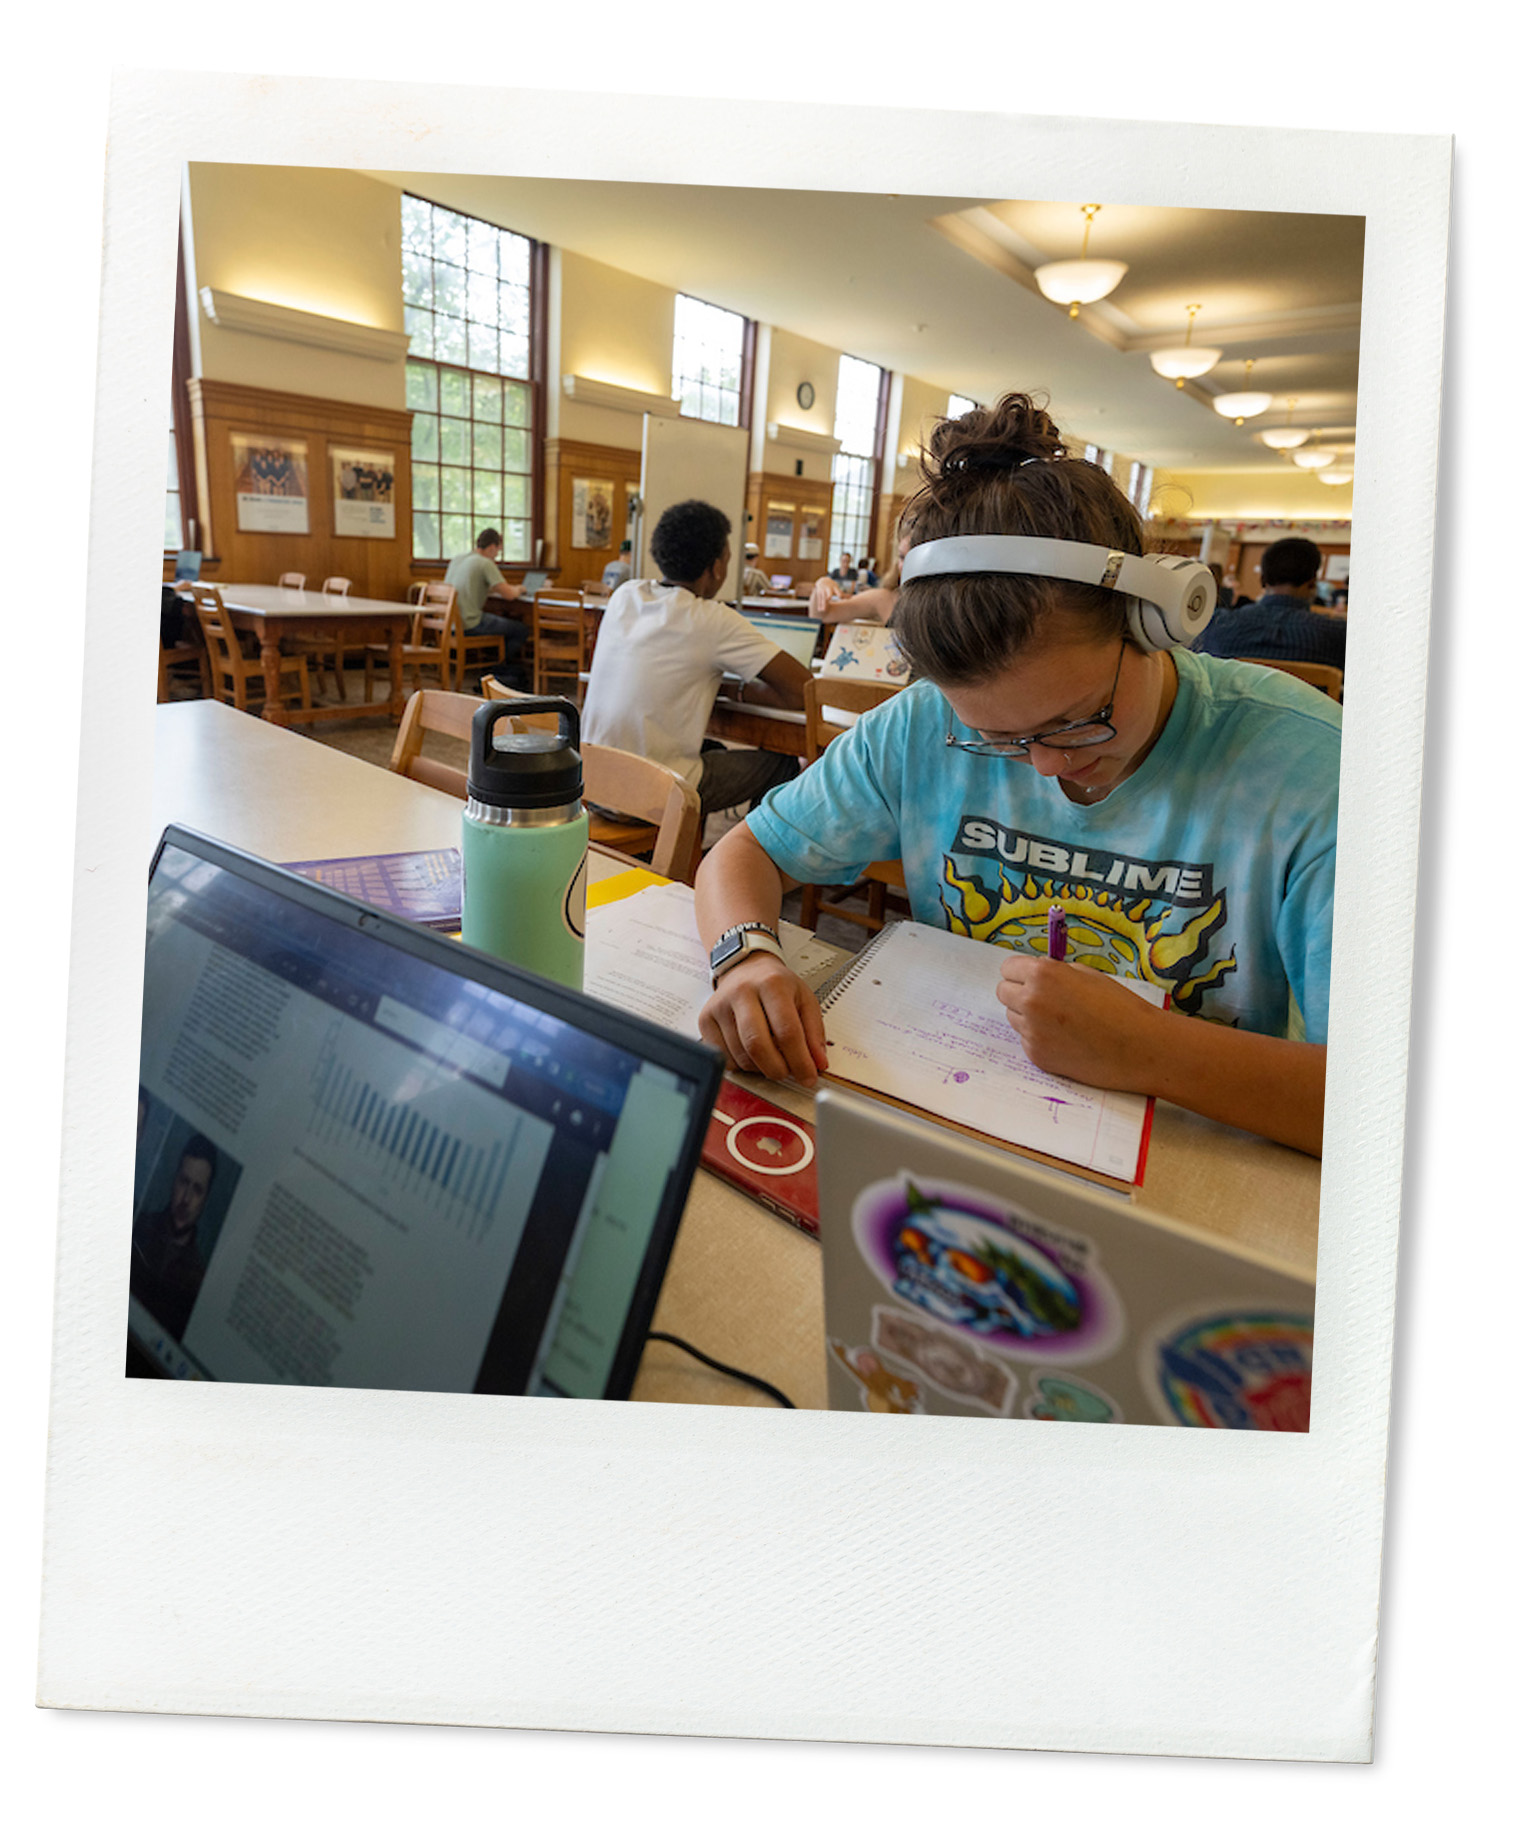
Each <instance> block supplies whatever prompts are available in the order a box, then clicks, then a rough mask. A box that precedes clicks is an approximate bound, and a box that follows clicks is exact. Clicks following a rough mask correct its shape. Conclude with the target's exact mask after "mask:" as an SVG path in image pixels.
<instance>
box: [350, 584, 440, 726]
mask: <svg viewBox="0 0 1516 1826" xmlns="http://www.w3.org/2000/svg"><path fill="white" fill-rule="evenodd" d="M455 613H456V610H451V609H430V610H428V609H425V608H421V609H417V611H416V613H415V614H414V615H412V617H411V625H410V630H409V633H408V635H407V637H406V638H405V639H404V640H403V641H401V643H400V677H399V678H398V679H397V680H394V681H393V685H394V688H395V689H396V690H398V691H401V692H403V691H404V690H405V675H406V673H407V672H408V671H411V670H414V672H415V674H416V686H417V689H418V690H419V688H420V685H421V674H422V671H423V670H424V669H425V668H426V667H427V666H432V667H434V668H435V669H436V673H437V683H438V685H439V686H440V687H442V688H444V689H445V688H446V687H447V686H449V685H450V684H451V683H452V682H453V664H454V660H453V652H452V648H451V646H450V644H449V640H448V621H449V617H450V615H452V614H455ZM389 656H390V650H389V646H388V644H387V643H386V644H385V645H384V646H380V645H379V644H378V643H377V642H376V643H373V644H371V645H369V646H367V647H365V648H364V649H363V701H364V703H365V704H371V703H372V702H373V701H374V666H375V664H376V663H378V662H383V664H385V665H388V664H389Z"/></svg>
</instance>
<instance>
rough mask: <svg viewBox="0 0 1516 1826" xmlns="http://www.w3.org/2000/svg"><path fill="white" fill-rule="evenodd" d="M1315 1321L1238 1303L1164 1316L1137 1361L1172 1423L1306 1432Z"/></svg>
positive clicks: (1158, 1405) (1159, 1406)
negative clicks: (1184, 1315)
mask: <svg viewBox="0 0 1516 1826" xmlns="http://www.w3.org/2000/svg"><path fill="white" fill-rule="evenodd" d="M1313 1335H1314V1326H1313V1324H1312V1321H1311V1319H1310V1317H1309V1316H1305V1315H1302V1314H1300V1313H1283V1312H1275V1311H1259V1310H1257V1309H1249V1308H1241V1309H1235V1308H1234V1309H1233V1310H1231V1311H1220V1312H1218V1311H1217V1310H1216V1309H1215V1308H1214V1307H1212V1308H1211V1309H1210V1311H1209V1312H1206V1313H1203V1314H1200V1315H1194V1314H1191V1315H1190V1316H1188V1317H1187V1318H1184V1319H1171V1320H1170V1321H1168V1322H1167V1323H1166V1324H1164V1325H1162V1326H1160V1327H1159V1328H1158V1331H1157V1333H1156V1334H1155V1336H1154V1338H1153V1340H1152V1343H1151V1348H1150V1351H1149V1352H1148V1353H1147V1356H1146V1361H1145V1362H1144V1364H1143V1371H1144V1380H1145V1381H1146V1382H1147V1385H1148V1393H1149V1395H1150V1396H1151V1398H1152V1400H1153V1404H1154V1406H1155V1407H1156V1408H1157V1410H1158V1412H1159V1413H1160V1414H1161V1415H1162V1416H1163V1418H1164V1419H1165V1420H1166V1421H1168V1423H1169V1424H1170V1425H1171V1426H1174V1425H1177V1426H1182V1427H1237V1428H1246V1429H1248V1430H1250V1431H1256V1432H1269V1433H1306V1432H1309V1431H1310V1426H1311V1348H1312V1341H1313Z"/></svg>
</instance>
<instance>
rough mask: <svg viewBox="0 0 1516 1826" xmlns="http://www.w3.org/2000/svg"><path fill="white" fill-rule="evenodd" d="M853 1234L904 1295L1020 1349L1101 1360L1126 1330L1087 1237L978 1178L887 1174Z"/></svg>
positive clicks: (860, 1207)
mask: <svg viewBox="0 0 1516 1826" xmlns="http://www.w3.org/2000/svg"><path fill="white" fill-rule="evenodd" d="M853 1237H854V1240H855V1241H856V1242H857V1244H858V1248H859V1250H860V1252H861V1253H862V1255H863V1258H864V1260H865V1261H866V1262H867V1263H868V1265H869V1267H870V1268H871V1269H872V1270H873V1272H874V1273H875V1275H877V1276H878V1278H879V1280H880V1281H881V1282H882V1284H883V1285H884V1286H885V1288H887V1289H888V1291H889V1292H890V1293H892V1294H894V1295H895V1296H896V1298H897V1299H900V1300H902V1301H905V1302H906V1303H908V1304H910V1305H912V1306H916V1307H919V1308H920V1309H921V1311H922V1312H923V1313H925V1314H926V1315H927V1316H928V1317H929V1318H932V1319H935V1320H937V1321H938V1322H939V1323H941V1324H944V1325H947V1326H950V1327H952V1328H954V1329H955V1331H958V1332H968V1333H970V1334H971V1335H972V1336H973V1337H974V1338H975V1339H976V1340H978V1341H979V1342H980V1343H981V1344H985V1345H988V1346H989V1347H990V1348H991V1349H992V1350H996V1351H1003V1352H1005V1353H1006V1355H1008V1356H1011V1357H1019V1358H1022V1359H1025V1360H1029V1361H1034V1362H1037V1361H1040V1362H1051V1363H1084V1362H1092V1361H1096V1360H1098V1359H1100V1358H1102V1357H1108V1356H1110V1354H1111V1352H1112V1351H1114V1350H1115V1349H1116V1348H1117V1346H1118V1345H1119V1344H1120V1343H1121V1340H1122V1337H1123V1335H1124V1333H1125V1329H1126V1322H1125V1316H1124V1314H1123V1312H1122V1307H1121V1302H1120V1300H1119V1298H1118V1297H1117V1294H1116V1289H1115V1288H1114V1287H1113V1286H1112V1285H1111V1283H1110V1281H1109V1280H1108V1279H1107V1278H1106V1276H1105V1274H1104V1273H1103V1272H1102V1271H1101V1269H1100V1267H1099V1264H1098V1262H1097V1260H1096V1252H1095V1247H1094V1244H1093V1243H1091V1242H1090V1240H1089V1239H1088V1238H1087V1237H1083V1236H1078V1235H1076V1234H1075V1233H1074V1232H1073V1231H1070V1230H1065V1229H1063V1228H1062V1227H1061V1226H1058V1225H1054V1224H1051V1223H1048V1222H1046V1221H1045V1220H1044V1219H1041V1218H1035V1217H1032V1216H1031V1215H1030V1214H1029V1213H1027V1212H1025V1211H1022V1210H1021V1209H1019V1208H1018V1207H1016V1206H1014V1205H1010V1204H1007V1203H1006V1202H1005V1201H1004V1200H1002V1199H997V1198H993V1197H991V1196H990V1194H988V1193H986V1192H980V1191H977V1190H975V1189H974V1188H973V1187H971V1186H961V1185H956V1184H953V1183H952V1182H950V1181H947V1180H935V1179H925V1178H917V1177H913V1176H911V1175H908V1174H904V1173H899V1174H896V1175H895V1176H894V1177H893V1178H891V1179H887V1180H879V1181H877V1182H876V1183H875V1184H874V1185H872V1186H869V1187H867V1188H865V1190H864V1191H863V1192H861V1193H860V1194H859V1196H858V1198H857V1201H856V1202H855V1203H854V1206H853Z"/></svg>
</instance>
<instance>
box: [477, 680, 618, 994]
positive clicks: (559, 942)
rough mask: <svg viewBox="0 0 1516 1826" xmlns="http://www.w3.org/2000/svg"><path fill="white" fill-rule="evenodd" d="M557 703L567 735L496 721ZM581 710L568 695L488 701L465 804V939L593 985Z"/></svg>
mask: <svg viewBox="0 0 1516 1826" xmlns="http://www.w3.org/2000/svg"><path fill="white" fill-rule="evenodd" d="M543 711H556V712H557V715H558V733H557V734H556V735H552V734H549V732H548V731H547V730H528V731H524V732H523V733H522V734H520V735H512V734H510V733H508V732H507V731H505V730H502V731H501V732H500V734H499V735H496V733H495V729H496V725H497V724H499V723H500V722H501V721H503V720H508V719H509V718H511V717H519V716H526V715H531V714H538V715H540V714H541V713H542V712H543ZM583 792H584V767H583V763H582V762H581V761H580V759H579V712H578V711H577V710H576V709H575V708H574V706H573V705H572V704H571V703H570V702H569V701H568V699H567V698H563V697H532V698H512V699H511V700H510V701H509V702H508V703H507V702H502V703H491V704H481V705H480V706H479V708H478V710H477V711H476V712H475V713H474V726H473V729H472V731H471V734H470V739H469V768H468V804H467V806H465V808H464V812H463V942H464V943H465V944H466V945H475V946H477V947H478V948H479V950H481V951H489V952H491V953H493V955H494V956H496V957H502V958H504V959H505V960H506V962H507V963H510V964H520V965H521V966H522V967H523V968H524V969H527V970H534V971H536V973H537V974H538V975H539V976H548V977H551V978H552V979H553V981H554V982H557V983H564V984H566V985H567V986H568V987H569V988H570V989H582V988H583V987H584V912H585V870H586V856H585V852H586V849H587V847H588V843H589V828H590V821H589V818H588V816H587V815H586V813H585V810H584V805H583V798H582V795H583Z"/></svg>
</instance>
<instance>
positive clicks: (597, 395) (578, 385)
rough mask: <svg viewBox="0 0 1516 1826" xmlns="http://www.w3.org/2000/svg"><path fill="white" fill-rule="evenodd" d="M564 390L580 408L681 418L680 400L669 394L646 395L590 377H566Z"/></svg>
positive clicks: (638, 388) (612, 382)
mask: <svg viewBox="0 0 1516 1826" xmlns="http://www.w3.org/2000/svg"><path fill="white" fill-rule="evenodd" d="M563 391H564V392H565V393H566V394H567V395H568V397H569V398H570V399H571V400H573V402H574V404H575V405H577V406H609V407H610V408H611V410H612V411H613V412H651V413H652V415H653V417H654V418H678V416H679V401H678V400H677V399H675V398H673V396H672V395H671V394H668V393H645V392H644V391H643V390H642V388H641V387H622V386H618V385H617V384H616V382H615V381H612V380H595V379H594V378H593V377H592V376H590V375H588V374H565V375H564V377H563Z"/></svg>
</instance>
